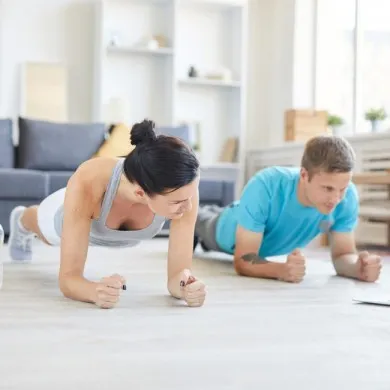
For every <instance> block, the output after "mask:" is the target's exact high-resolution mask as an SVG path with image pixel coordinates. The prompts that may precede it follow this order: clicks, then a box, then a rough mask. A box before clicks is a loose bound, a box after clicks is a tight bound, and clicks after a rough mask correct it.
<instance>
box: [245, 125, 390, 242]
mask: <svg viewBox="0 0 390 390" xmlns="http://www.w3.org/2000/svg"><path fill="white" fill-rule="evenodd" d="M346 139H347V140H348V141H349V142H350V144H351V145H352V147H353V148H354V150H355V153H356V167H355V170H354V173H355V175H354V181H355V184H356V185H357V188H358V191H359V196H360V202H361V204H360V209H361V212H360V216H361V218H360V221H359V225H358V228H357V230H356V239H357V241H358V242H359V243H362V244H374V245H384V246H390V228H389V222H388V221H390V190H389V189H390V181H389V180H390V175H389V174H388V173H389V171H390V131H387V132H382V133H376V134H364V135H356V136H353V137H346ZM304 146H305V143H304V142H287V143H285V144H283V145H280V146H274V147H270V148H259V149H250V150H249V151H248V152H247V157H246V172H245V181H247V180H248V179H249V178H250V177H251V176H252V175H253V174H255V173H256V172H257V171H258V170H260V169H263V168H266V167H268V166H272V165H282V166H299V165H300V162H301V157H302V153H303V150H304ZM355 179H356V180H355Z"/></svg>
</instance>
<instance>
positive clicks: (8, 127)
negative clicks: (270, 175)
mask: <svg viewBox="0 0 390 390" xmlns="http://www.w3.org/2000/svg"><path fill="white" fill-rule="evenodd" d="M18 122H19V123H18V124H19V144H18V146H14V145H13V141H12V127H13V123H12V121H11V120H10V119H0V224H1V225H3V228H4V231H5V233H6V235H8V234H9V216H10V213H11V210H12V209H13V208H14V207H15V206H18V205H24V206H30V205H34V204H39V203H40V202H41V201H42V200H43V199H44V198H45V197H46V196H48V195H49V194H51V193H53V192H54V191H56V190H58V189H60V188H62V187H65V186H66V184H67V182H68V180H69V178H70V177H71V175H72V174H73V172H74V171H75V170H76V169H77V167H78V166H79V165H80V164H81V163H82V162H83V161H85V160H87V159H89V158H91V157H92V156H93V155H94V154H95V153H96V151H97V150H98V149H99V147H100V146H101V145H102V143H103V142H104V140H105V139H106V137H107V136H109V129H108V128H107V127H106V126H105V125H104V124H101V123H88V124H78V123H55V122H49V121H40V120H33V119H29V118H22V117H20V118H19V119H18ZM158 130H160V132H161V133H167V134H171V135H176V134H177V135H178V136H181V137H182V138H185V137H186V134H188V132H187V133H186V130H185V129H183V128H182V127H180V128H175V127H172V128H161V129H158ZM234 184H235V183H234V181H230V180H226V179H225V180H223V179H218V178H213V179H201V182H200V187H199V193H200V203H201V204H217V205H220V206H225V205H227V204H229V203H230V202H231V201H232V200H233V198H234ZM166 228H167V229H168V228H169V224H167V226H166Z"/></svg>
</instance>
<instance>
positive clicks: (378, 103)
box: [315, 0, 390, 135]
mask: <svg viewBox="0 0 390 390" xmlns="http://www.w3.org/2000/svg"><path fill="white" fill-rule="evenodd" d="M389 20H390V0H342V1H340V0H338V1H337V0H317V51H316V85H315V88H316V104H315V105H316V107H317V108H318V109H325V110H327V111H328V112H329V113H330V114H334V115H338V116H341V117H342V118H343V119H344V121H345V125H344V126H343V127H342V133H343V134H345V135H350V134H353V133H367V132H370V131H372V124H371V122H370V121H368V120H366V119H365V113H366V112H367V111H368V110H371V109H374V110H379V109H381V108H383V109H384V110H385V112H386V113H387V115H390V23H389ZM389 128H390V118H386V120H384V121H380V122H379V124H378V128H377V130H379V131H380V130H383V129H389Z"/></svg>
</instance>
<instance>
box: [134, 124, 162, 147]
mask: <svg viewBox="0 0 390 390" xmlns="http://www.w3.org/2000/svg"><path fill="white" fill-rule="evenodd" d="M154 128H155V124H154V122H153V121H150V120H147V119H144V120H143V121H142V122H141V123H136V124H135V125H134V126H133V127H132V129H131V132H130V142H131V144H132V145H135V146H137V145H141V144H148V143H151V142H154V141H155V140H156V139H157V136H156V133H155V131H154Z"/></svg>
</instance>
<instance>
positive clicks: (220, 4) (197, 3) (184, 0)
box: [179, 0, 248, 10]
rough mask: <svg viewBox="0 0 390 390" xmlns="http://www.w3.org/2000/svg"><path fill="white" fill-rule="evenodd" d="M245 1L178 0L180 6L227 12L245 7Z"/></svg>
mask: <svg viewBox="0 0 390 390" xmlns="http://www.w3.org/2000/svg"><path fill="white" fill-rule="evenodd" d="M247 3H248V2H247V0H180V3H179V4H180V5H181V6H191V7H202V8H206V7H207V8H209V9H217V10H228V9H232V8H237V7H244V6H245V5H247Z"/></svg>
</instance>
